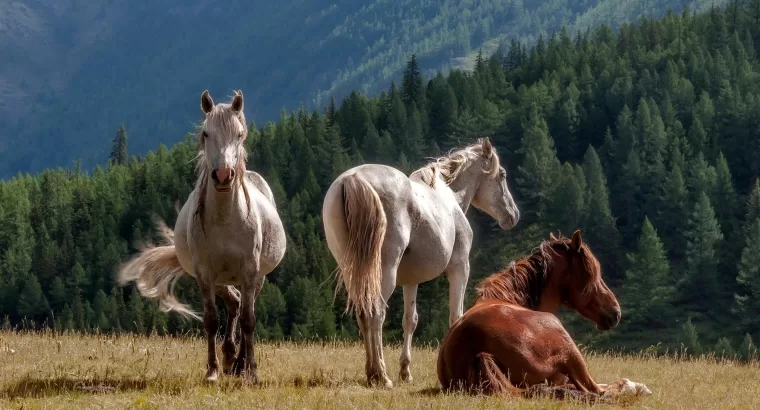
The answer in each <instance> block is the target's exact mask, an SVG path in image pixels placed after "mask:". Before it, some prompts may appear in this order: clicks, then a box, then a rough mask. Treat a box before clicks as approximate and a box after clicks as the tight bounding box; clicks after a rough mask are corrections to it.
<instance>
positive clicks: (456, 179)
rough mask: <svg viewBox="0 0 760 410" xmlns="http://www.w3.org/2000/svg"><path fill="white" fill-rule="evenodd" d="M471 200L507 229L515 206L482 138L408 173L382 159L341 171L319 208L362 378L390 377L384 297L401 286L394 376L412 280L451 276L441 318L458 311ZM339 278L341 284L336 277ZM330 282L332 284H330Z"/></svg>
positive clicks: (406, 374)
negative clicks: (359, 351)
mask: <svg viewBox="0 0 760 410" xmlns="http://www.w3.org/2000/svg"><path fill="white" fill-rule="evenodd" d="M470 204H472V205H474V206H475V207H477V208H479V209H481V210H483V211H485V212H486V213H488V214H489V215H490V216H491V217H493V218H494V219H496V220H497V221H498V222H499V225H500V226H501V228H502V229H505V230H506V229H511V228H512V227H513V226H514V225H515V224H516V223H517V221H518V220H519V218H520V213H519V211H518V209H517V206H516V205H515V203H514V200H513V199H512V195H511V194H510V192H509V189H508V188H507V179H506V171H505V170H504V168H502V167H501V166H500V165H499V157H498V155H497V154H496V152H495V150H494V149H493V147H492V146H491V143H490V142H489V140H488V139H487V138H486V139H485V140H483V141H482V142H479V143H477V144H474V145H471V146H468V147H465V148H463V149H460V150H458V151H455V152H453V153H452V154H450V155H449V156H445V157H442V158H439V159H438V160H436V161H434V162H432V163H430V164H428V165H427V166H425V167H423V168H421V169H418V170H417V171H415V172H413V173H412V174H411V175H410V176H409V177H407V176H406V175H404V174H403V173H402V172H401V171H399V170H397V169H395V168H391V167H389V166H385V165H377V164H365V165H361V166H357V167H354V168H352V169H349V170H347V171H346V172H344V173H343V174H341V175H340V176H338V178H336V180H335V181H334V182H333V183H332V185H331V186H330V188H329V189H328V191H327V193H326V194H325V200H324V203H323V207H322V220H323V224H324V229H325V235H326V238H327V244H328V246H329V248H330V252H332V255H333V257H334V258H335V260H336V261H337V262H338V267H339V270H340V272H341V275H342V277H343V282H344V284H345V286H346V290H347V292H348V306H347V309H348V308H349V307H350V306H351V305H353V306H354V308H355V310H356V315H357V321H358V323H359V329H360V331H361V333H362V336H363V338H364V347H365V350H366V365H365V370H366V373H367V381H368V383H369V384H370V385H373V384H376V383H383V384H384V385H385V386H386V387H392V386H393V383H392V382H391V381H390V379H389V378H388V376H387V374H386V372H385V361H384V359H383V346H382V327H383V322H384V320H385V310H386V304H385V302H387V300H388V298H389V297H390V296H391V294H392V293H393V289H394V288H395V287H396V285H397V284H400V285H402V286H403V287H404V318H403V327H404V346H403V350H402V353H401V360H400V362H401V370H400V373H399V377H400V378H401V380H405V381H409V380H411V379H412V376H411V374H410V371H409V365H410V363H411V347H412V335H413V333H414V329H415V328H416V327H417V308H416V298H417V286H418V284H420V283H423V282H426V281H429V280H432V279H434V278H436V277H437V276H439V275H440V274H441V273H442V272H445V273H446V276H447V277H448V280H449V325H451V323H453V322H454V321H455V320H456V319H458V318H459V317H460V316H462V311H463V303H464V292H465V288H466V286H467V280H468V277H469V273H470V262H469V255H470V247H471V245H472V228H471V227H470V224H469V222H468V221H467V218H466V217H465V213H466V212H467V209H468V208H469V206H470ZM338 286H340V282H339V283H338ZM336 290H337V289H336Z"/></svg>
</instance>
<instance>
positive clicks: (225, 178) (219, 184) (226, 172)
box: [211, 166, 235, 192]
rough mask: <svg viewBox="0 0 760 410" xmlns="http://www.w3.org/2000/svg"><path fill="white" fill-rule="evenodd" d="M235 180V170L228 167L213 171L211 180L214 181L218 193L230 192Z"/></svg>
mask: <svg viewBox="0 0 760 410" xmlns="http://www.w3.org/2000/svg"><path fill="white" fill-rule="evenodd" d="M234 179H235V170H234V169H232V168H228V167H223V166H222V167H217V168H214V170H213V171H211V180H212V181H214V189H216V191H217V192H230V191H231V190H232V181H233V180H234Z"/></svg>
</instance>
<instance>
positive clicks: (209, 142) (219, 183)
mask: <svg viewBox="0 0 760 410" xmlns="http://www.w3.org/2000/svg"><path fill="white" fill-rule="evenodd" d="M201 109H202V110H203V112H204V113H205V114H206V118H205V119H204V121H203V125H202V127H201V133H200V137H199V139H198V148H199V151H200V154H199V155H201V156H203V157H204V159H205V160H204V161H199V164H198V166H199V167H205V169H202V170H201V171H202V173H205V174H206V175H210V176H211V180H212V182H213V184H214V188H215V189H216V191H217V192H230V191H231V190H232V183H233V182H234V181H235V180H236V178H242V177H243V175H244V174H245V161H246V157H247V151H246V149H245V138H246V135H247V134H248V127H247V126H246V122H245V115H244V114H243V93H242V92H241V91H239V90H238V91H235V95H234V96H233V97H232V101H231V102H230V103H229V104H216V105H214V100H212V99H211V96H210V95H209V92H208V90H206V91H204V92H203V94H201ZM204 171H205V172H204Z"/></svg>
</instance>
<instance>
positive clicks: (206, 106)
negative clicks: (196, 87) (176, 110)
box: [201, 90, 214, 114]
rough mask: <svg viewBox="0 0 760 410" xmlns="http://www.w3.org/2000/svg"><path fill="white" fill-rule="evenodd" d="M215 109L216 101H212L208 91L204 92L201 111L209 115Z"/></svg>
mask: <svg viewBox="0 0 760 410" xmlns="http://www.w3.org/2000/svg"><path fill="white" fill-rule="evenodd" d="M213 108H214V100H212V99H211V95H209V93H208V90H205V91H203V94H201V109H202V110H203V112H205V113H206V114H208V113H210V112H211V110H212V109H213Z"/></svg>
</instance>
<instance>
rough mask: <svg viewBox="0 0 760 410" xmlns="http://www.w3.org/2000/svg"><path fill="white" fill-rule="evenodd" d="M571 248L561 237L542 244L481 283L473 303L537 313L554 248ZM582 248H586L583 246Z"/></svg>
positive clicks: (552, 259)
mask: <svg viewBox="0 0 760 410" xmlns="http://www.w3.org/2000/svg"><path fill="white" fill-rule="evenodd" d="M557 245H559V246H562V247H564V249H569V248H570V239H569V238H565V237H562V236H561V235H560V237H559V238H558V239H556V240H551V239H547V240H545V241H543V242H541V244H540V245H538V247H536V248H535V249H534V250H533V253H532V254H531V255H529V256H525V257H522V258H520V259H519V260H517V261H513V262H512V263H510V264H509V266H507V267H506V268H504V269H502V270H501V271H499V272H496V273H494V274H493V275H491V276H489V277H487V278H485V279H483V280H482V281H481V282H480V283H479V284H478V286H477V287H476V288H475V290H476V294H477V297H476V302H478V301H480V300H488V299H498V300H501V301H505V302H509V303H514V304H516V305H519V306H524V307H526V308H529V309H533V310H536V309H538V307H539V305H540V304H541V294H542V293H543V291H544V287H545V286H546V282H547V281H548V279H549V275H551V272H552V269H553V268H554V254H556V252H555V251H554V249H553V248H554V247H555V246H557ZM584 246H585V245H584Z"/></svg>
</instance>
